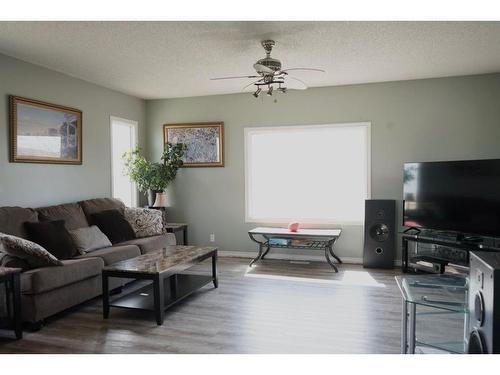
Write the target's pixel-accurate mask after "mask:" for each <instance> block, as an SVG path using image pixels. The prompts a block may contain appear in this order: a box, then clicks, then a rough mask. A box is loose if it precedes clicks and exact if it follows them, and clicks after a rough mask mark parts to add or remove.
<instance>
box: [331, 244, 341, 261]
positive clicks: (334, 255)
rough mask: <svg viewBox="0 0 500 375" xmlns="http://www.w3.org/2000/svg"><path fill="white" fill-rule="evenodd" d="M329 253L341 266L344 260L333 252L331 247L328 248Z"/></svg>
mask: <svg viewBox="0 0 500 375" xmlns="http://www.w3.org/2000/svg"><path fill="white" fill-rule="evenodd" d="M328 251H329V252H330V255H331V256H332V257H334V258H335V260H336V261H337V262H339V264H342V260H341V259H340V258H339V257H338V256H337V255H336V254H335V253H334V252H333V248H332V247H331V246H330V247H329V248H328Z"/></svg>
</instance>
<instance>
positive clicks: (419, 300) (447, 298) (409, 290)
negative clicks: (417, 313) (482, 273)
mask: <svg viewBox="0 0 500 375" xmlns="http://www.w3.org/2000/svg"><path fill="white" fill-rule="evenodd" d="M396 282H397V284H398V287H399V289H400V290H401V293H402V294H403V298H404V299H405V300H406V302H410V303H415V304H418V305H424V306H428V307H434V308H437V309H442V310H446V311H449V312H456V313H461V314H464V313H467V311H468V302H467V278H466V277H464V276H457V275H404V276H396Z"/></svg>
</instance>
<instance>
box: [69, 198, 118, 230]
mask: <svg viewBox="0 0 500 375" xmlns="http://www.w3.org/2000/svg"><path fill="white" fill-rule="evenodd" d="M78 204H79V205H80V206H81V207H82V209H83V212H84V213H85V216H86V217H87V221H88V222H89V224H95V223H93V222H92V218H91V216H92V214H95V213H98V212H102V211H107V210H118V211H120V213H122V214H123V212H124V211H125V205H124V204H123V202H122V201H121V200H119V199H115V198H95V199H87V200H85V201H80V202H78Z"/></svg>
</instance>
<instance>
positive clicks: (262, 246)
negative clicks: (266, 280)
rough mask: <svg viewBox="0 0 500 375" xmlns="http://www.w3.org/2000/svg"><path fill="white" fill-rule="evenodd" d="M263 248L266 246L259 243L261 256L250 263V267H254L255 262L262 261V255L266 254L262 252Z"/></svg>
mask: <svg viewBox="0 0 500 375" xmlns="http://www.w3.org/2000/svg"><path fill="white" fill-rule="evenodd" d="M263 248H264V245H263V244H261V243H259V254H258V255H257V256H256V257H255V258H254V259H253V260H252V261H251V262H250V265H249V267H252V265H253V264H254V263H255V262H257V261H258V260H260V259H261V258H262V255H263V254H264V252H263V251H262V249H263Z"/></svg>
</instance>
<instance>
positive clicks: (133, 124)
mask: <svg viewBox="0 0 500 375" xmlns="http://www.w3.org/2000/svg"><path fill="white" fill-rule="evenodd" d="M113 121H121V122H124V123H127V124H130V125H131V127H132V128H133V130H134V133H133V134H134V138H135V139H134V140H133V141H134V143H135V144H136V145H138V144H139V122H138V121H134V120H129V119H126V118H123V117H118V116H109V134H110V137H109V143H110V151H111V153H110V159H109V161H110V164H111V197H113V195H114V194H113V193H114V181H113V180H114V178H113V176H114V169H113ZM132 186H133V190H134V194H133V196H132V207H138V204H139V190H138V189H137V184H136V183H135V182H133V181H132Z"/></svg>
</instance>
